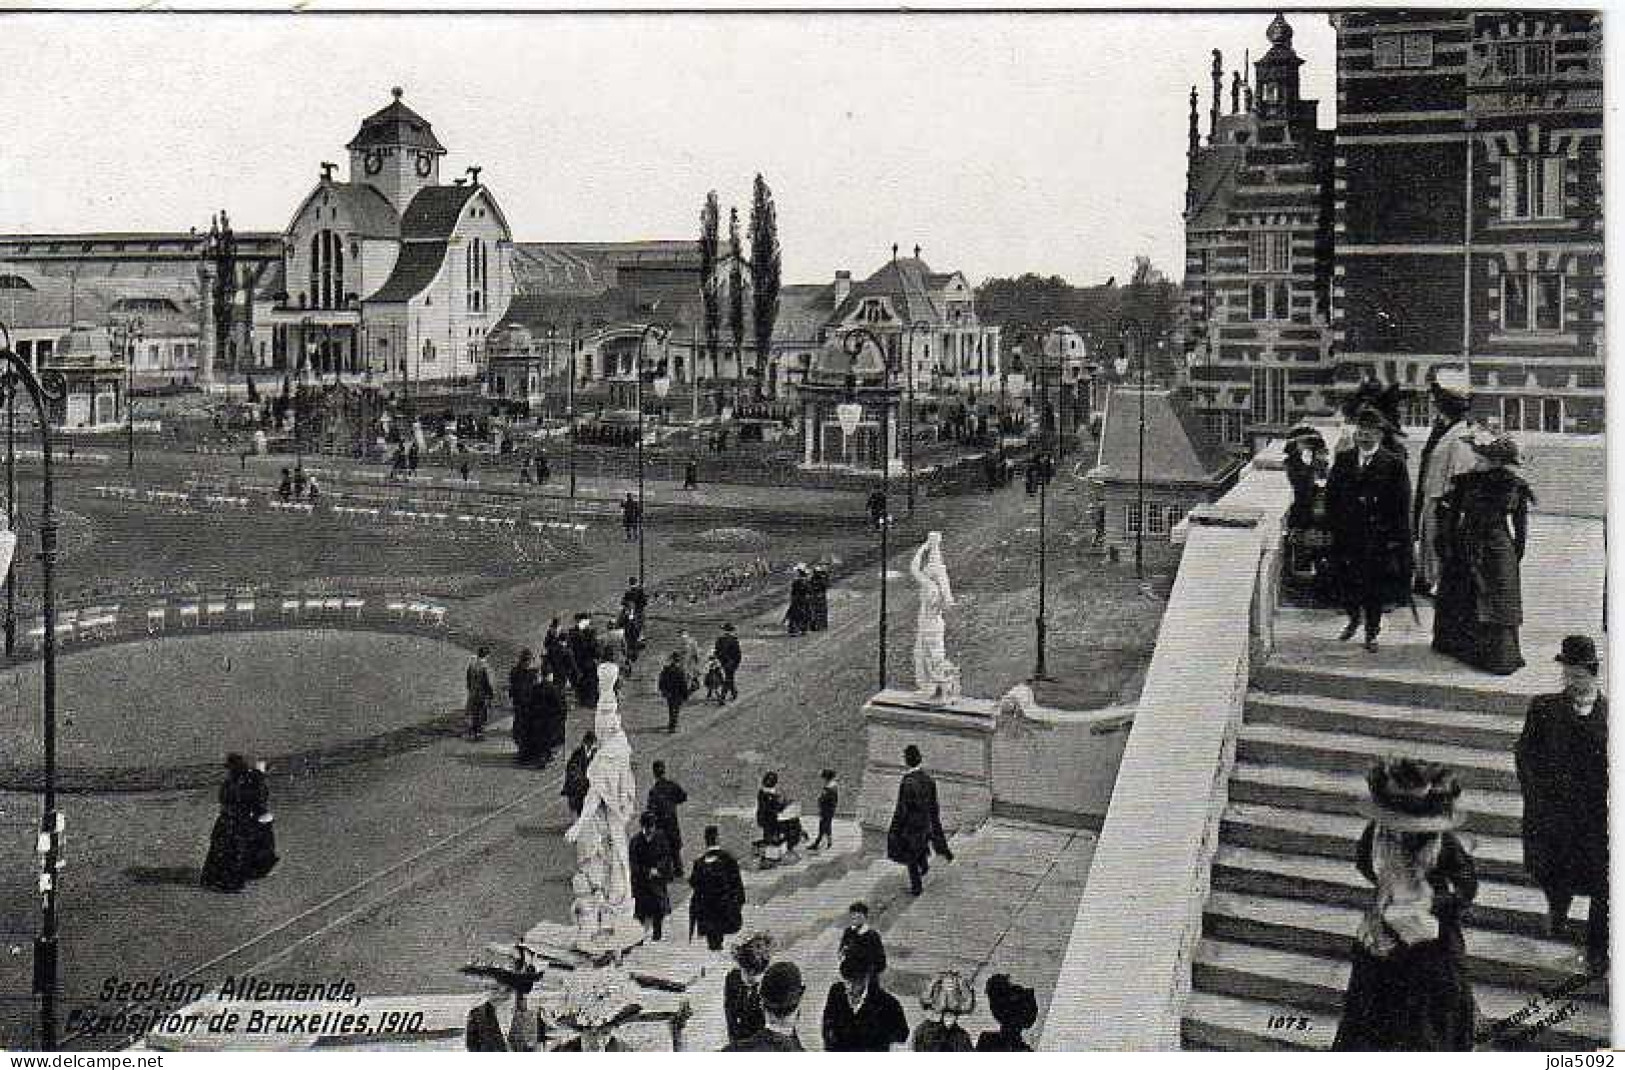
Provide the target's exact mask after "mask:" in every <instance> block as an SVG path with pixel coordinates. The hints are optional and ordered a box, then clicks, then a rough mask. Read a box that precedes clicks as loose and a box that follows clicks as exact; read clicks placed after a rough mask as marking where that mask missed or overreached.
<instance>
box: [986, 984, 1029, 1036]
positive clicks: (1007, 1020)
mask: <svg viewBox="0 0 1625 1070" xmlns="http://www.w3.org/2000/svg"><path fill="white" fill-rule="evenodd" d="M987 1009H988V1011H989V1012H990V1013H991V1014H992V1015H993V1020H994V1021H995V1022H998V1023H999V1024H1000V1025H1001V1026H1004V1027H1005V1028H1006V1029H1014V1030H1015V1031H1016V1032H1018V1033H1019V1032H1021V1031H1022V1030H1024V1029H1031V1028H1032V1026H1033V1023H1034V1022H1036V1021H1038V998H1037V996H1036V995H1034V993H1033V990H1032V989H1030V988H1028V987H1026V986H1025V985H1018V984H1016V983H1015V982H1014V981H1012V980H1010V975H1009V974H1004V973H996V974H994V975H993V976H992V977H989V978H988V979H987Z"/></svg>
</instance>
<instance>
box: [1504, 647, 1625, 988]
mask: <svg viewBox="0 0 1625 1070" xmlns="http://www.w3.org/2000/svg"><path fill="white" fill-rule="evenodd" d="M1557 661H1558V662H1559V664H1561V665H1562V666H1563V690H1562V691H1561V692H1559V693H1558V694H1555V695H1539V696H1536V698H1535V699H1534V700H1532V701H1531V702H1530V703H1529V714H1528V717H1527V719H1526V720H1525V721H1524V726H1523V735H1521V736H1520V737H1519V738H1518V745H1517V750H1516V757H1517V768H1518V785H1519V787H1520V788H1522V790H1523V864H1524V868H1525V869H1527V870H1528V871H1529V875H1530V876H1531V877H1533V878H1534V880H1535V883H1536V884H1538V885H1540V887H1541V890H1542V891H1544V892H1545V893H1546V903H1547V907H1548V910H1549V912H1550V919H1549V923H1550V927H1551V933H1552V935H1553V936H1557V935H1560V934H1561V933H1562V931H1563V928H1564V926H1566V925H1567V923H1568V917H1569V906H1570V905H1571V904H1572V902H1573V900H1574V897H1575V896H1576V895H1586V896H1590V897H1591V909H1590V910H1589V911H1588V912H1587V917H1586V965H1587V967H1588V968H1589V970H1590V971H1591V972H1592V973H1594V974H1602V973H1605V972H1607V969H1608V699H1607V698H1606V697H1604V695H1603V693H1602V690H1601V688H1600V687H1599V686H1598V683H1597V672H1598V669H1599V665H1598V662H1597V647H1596V644H1595V643H1593V642H1592V641H1591V639H1590V637H1588V636H1584V635H1571V636H1569V637H1568V638H1567V639H1564V640H1563V646H1562V649H1561V651H1560V652H1559V653H1558V655H1557Z"/></svg>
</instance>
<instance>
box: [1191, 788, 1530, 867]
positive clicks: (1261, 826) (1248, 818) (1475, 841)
mask: <svg viewBox="0 0 1625 1070" xmlns="http://www.w3.org/2000/svg"><path fill="white" fill-rule="evenodd" d="M1365 826H1366V819H1365V818H1363V817H1359V816H1357V815H1353V814H1336V813H1325V812H1322V811H1316V810H1303V809H1286V808H1282V807H1278V806H1265V805H1258V804H1254V803H1241V802H1233V803H1231V804H1230V805H1229V806H1227V807H1225V811H1224V818H1223V824H1222V825H1221V828H1220V833H1221V839H1222V841H1223V842H1224V843H1230V844H1235V845H1236V846H1238V847H1254V848H1257V849H1259V850H1263V851H1281V852H1285V853H1288V854H1304V855H1319V856H1321V857H1325V858H1340V859H1343V860H1344V861H1348V862H1352V861H1353V859H1354V854H1355V850H1356V848H1357V847H1358V845H1359V841H1360V836H1361V834H1362V833H1364V832H1365ZM1458 835H1460V836H1461V838H1462V842H1463V843H1464V844H1466V845H1467V849H1468V850H1469V851H1470V852H1471V853H1472V856H1473V862H1474V864H1475V865H1476V866H1477V869H1478V876H1479V879H1481V880H1482V879H1484V878H1490V879H1493V880H1498V881H1506V882H1509V883H1512V884H1531V883H1533V882H1532V881H1531V879H1530V877H1529V874H1528V873H1527V872H1526V871H1525V870H1524V868H1523V842H1522V840H1520V839H1516V838H1513V837H1511V836H1491V835H1487V834H1484V833H1472V832H1462V833H1458Z"/></svg>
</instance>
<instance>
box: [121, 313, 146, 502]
mask: <svg viewBox="0 0 1625 1070" xmlns="http://www.w3.org/2000/svg"><path fill="white" fill-rule="evenodd" d="M115 328H116V330H117V334H116V337H117V338H118V342H119V352H120V353H121V354H123V356H124V422H125V426H126V428H127V430H128V432H129V434H128V445H129V469H130V471H132V472H133V471H135V406H134V405H132V404H131V403H130V399H131V398H132V397H133V396H134V395H135V351H136V348H137V347H138V346H140V344H141V342H142V339H143V338H145V337H146V323H145V322H144V321H143V320H142V319H141V317H139V316H137V317H136V318H135V319H133V320H120V321H118V323H116V324H115Z"/></svg>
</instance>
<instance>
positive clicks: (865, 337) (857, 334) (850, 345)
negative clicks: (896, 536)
mask: <svg viewBox="0 0 1625 1070" xmlns="http://www.w3.org/2000/svg"><path fill="white" fill-rule="evenodd" d="M841 345H842V346H843V347H845V349H846V352H847V354H848V355H849V356H851V357H853V358H854V360H855V359H856V358H857V356H858V354H859V353H862V352H863V347H864V346H865V345H873V346H874V347H875V352H877V353H879V354H880V366H881V367H882V368H884V369H885V376H886V378H885V384H886V387H887V389H888V390H889V389H890V387H891V361H889V360H888V359H887V358H886V347H885V346H883V345H881V344H880V339H879V338H877V337H875V335H874V333H873V332H872V331H870V330H869V329H868V328H865V327H852V328H849V329H848V330H847V332H846V337H845V338H844V339H843V340H842V342H841ZM849 381H850V382H852V385H853V388H854V391H855V389H856V381H855V377H854V378H853V379H852V380H849ZM853 400H854V401H856V397H855V396H854V398H853ZM880 413H881V415H880V503H881V510H880V637H879V642H878V646H879V660H880V690H882V691H884V690H885V689H886V595H887V590H888V588H889V586H890V584H889V583H888V577H887V563H888V562H889V561H890V560H891V539H890V532H891V508H890V506H889V505H888V504H887V497H888V492H889V491H890V489H891V478H890V472H891V399H890V398H889V397H886V396H882V398H881V406H880Z"/></svg>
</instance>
